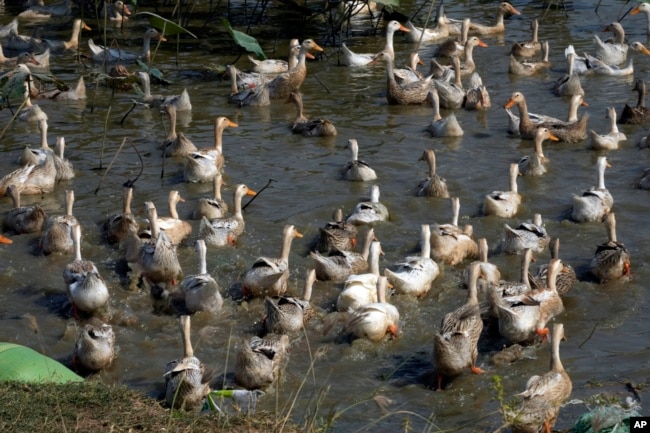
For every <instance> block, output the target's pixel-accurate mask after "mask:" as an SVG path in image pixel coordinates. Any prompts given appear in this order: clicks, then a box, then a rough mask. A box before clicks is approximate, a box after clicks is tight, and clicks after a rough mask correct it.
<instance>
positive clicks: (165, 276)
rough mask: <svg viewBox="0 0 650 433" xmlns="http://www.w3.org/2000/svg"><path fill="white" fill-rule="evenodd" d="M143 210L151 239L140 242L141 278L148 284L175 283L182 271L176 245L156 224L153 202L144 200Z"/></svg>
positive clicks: (156, 218)
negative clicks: (147, 221) (147, 220)
mask: <svg viewBox="0 0 650 433" xmlns="http://www.w3.org/2000/svg"><path fill="white" fill-rule="evenodd" d="M144 206H145V211H146V214H147V217H148V219H149V226H150V228H151V239H149V240H148V241H145V242H143V243H142V246H141V247H140V251H139V253H138V258H137V264H138V266H139V268H140V274H141V276H142V278H143V279H144V280H145V281H147V282H148V283H149V284H150V286H155V285H156V284H161V283H171V284H173V285H175V284H176V282H177V280H178V277H179V276H180V275H181V274H182V273H183V270H182V269H181V265H180V263H179V262H178V256H177V255H176V247H175V246H174V244H172V242H171V241H170V240H169V238H168V237H167V234H166V233H165V232H163V231H162V230H160V227H159V226H158V221H159V219H158V212H157V211H156V206H154V204H153V202H150V201H148V202H145V204H144Z"/></svg>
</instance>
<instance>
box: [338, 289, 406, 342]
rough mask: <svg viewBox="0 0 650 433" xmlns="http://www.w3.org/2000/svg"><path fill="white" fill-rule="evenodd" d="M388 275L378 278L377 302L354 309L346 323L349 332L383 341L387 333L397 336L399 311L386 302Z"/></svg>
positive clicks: (359, 336)
mask: <svg viewBox="0 0 650 433" xmlns="http://www.w3.org/2000/svg"><path fill="white" fill-rule="evenodd" d="M387 286H388V282H387V280H386V277H379V278H378V279H377V287H376V291H377V302H373V303H371V304H367V305H364V306H363V307H361V308H359V309H358V310H356V311H354V312H353V313H352V315H351V316H350V318H349V319H348V321H347V322H346V324H345V329H346V331H347V332H350V333H352V334H353V335H354V336H355V337H357V338H367V339H368V340H370V341H374V342H378V341H381V340H382V339H383V338H384V337H385V336H386V334H390V335H392V336H393V337H396V336H397V333H398V330H399V329H398V326H399V311H398V310H397V308H396V307H395V306H394V305H392V304H389V303H388V302H386V289H387Z"/></svg>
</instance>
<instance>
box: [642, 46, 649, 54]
mask: <svg viewBox="0 0 650 433" xmlns="http://www.w3.org/2000/svg"><path fill="white" fill-rule="evenodd" d="M640 53H642V54H645V55H646V56H650V50H649V49H647V48H646V47H641V50H640Z"/></svg>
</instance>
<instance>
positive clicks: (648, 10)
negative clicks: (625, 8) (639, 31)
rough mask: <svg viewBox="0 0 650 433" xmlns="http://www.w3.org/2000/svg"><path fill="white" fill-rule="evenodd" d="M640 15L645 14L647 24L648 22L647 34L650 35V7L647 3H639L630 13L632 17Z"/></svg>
mask: <svg viewBox="0 0 650 433" xmlns="http://www.w3.org/2000/svg"><path fill="white" fill-rule="evenodd" d="M639 13H643V14H645V16H646V22H647V24H646V26H647V28H646V33H647V34H648V35H650V5H647V4H645V3H639V4H638V5H636V6H635V7H634V8H633V9H632V10H631V11H630V15H636V14H639Z"/></svg>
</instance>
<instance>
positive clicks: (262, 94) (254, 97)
mask: <svg viewBox="0 0 650 433" xmlns="http://www.w3.org/2000/svg"><path fill="white" fill-rule="evenodd" d="M226 68H227V69H229V75H230V95H228V102H230V103H231V104H235V105H237V106H239V107H267V106H269V105H271V96H270V93H269V86H267V81H266V78H265V76H263V75H262V76H258V77H256V78H255V81H254V82H251V83H250V84H246V85H245V87H244V88H243V89H241V90H240V88H239V83H238V75H239V74H238V73H237V71H236V68H235V66H234V65H227V66H226Z"/></svg>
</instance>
